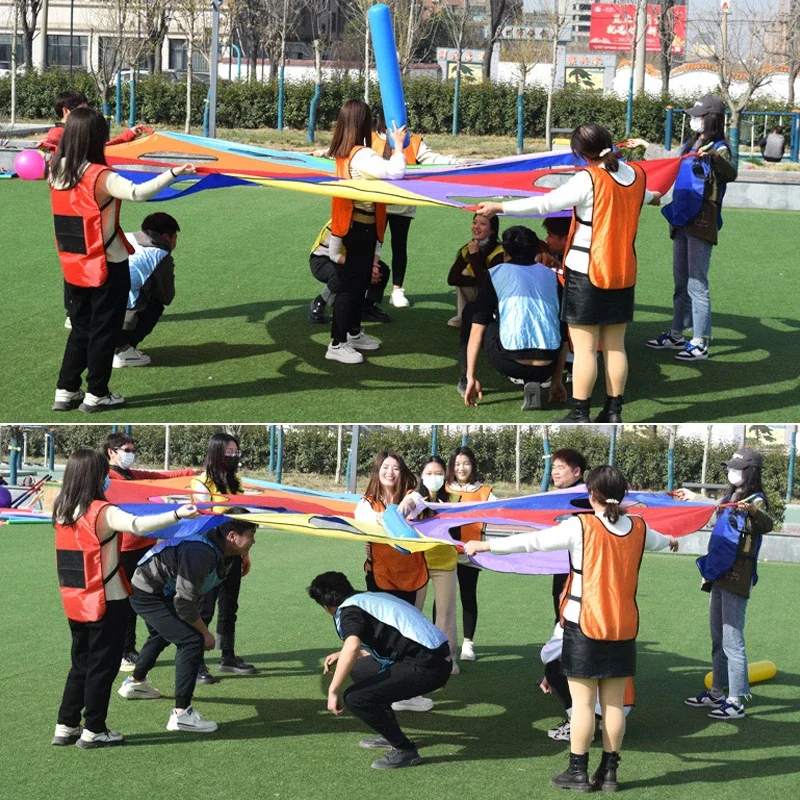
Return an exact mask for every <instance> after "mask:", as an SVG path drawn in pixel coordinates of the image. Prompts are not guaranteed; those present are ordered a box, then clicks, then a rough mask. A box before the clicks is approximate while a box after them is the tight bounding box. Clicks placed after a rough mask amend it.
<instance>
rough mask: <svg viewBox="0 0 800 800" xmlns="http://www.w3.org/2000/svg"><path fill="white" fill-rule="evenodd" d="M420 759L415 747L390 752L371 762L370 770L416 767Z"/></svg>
mask: <svg viewBox="0 0 800 800" xmlns="http://www.w3.org/2000/svg"><path fill="white" fill-rule="evenodd" d="M421 761H422V759H421V758H420V757H419V753H418V752H417V748H416V747H412V748H411V749H410V750H395V749H392V750H390V751H389V752H388V753H387V754H386V755H385V756H384V757H383V758H379V759H378V760H377V761H373V762H372V769H400V768H401V767H416V766H417V764H419V763H420V762H421Z"/></svg>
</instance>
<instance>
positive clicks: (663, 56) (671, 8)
mask: <svg viewBox="0 0 800 800" xmlns="http://www.w3.org/2000/svg"><path fill="white" fill-rule="evenodd" d="M674 38H675V0H661V5H660V6H659V14H658V43H659V52H660V60H661V94H663V95H667V94H669V78H670V74H671V72H672V42H673V39H674Z"/></svg>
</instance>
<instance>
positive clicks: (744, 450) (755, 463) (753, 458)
mask: <svg viewBox="0 0 800 800" xmlns="http://www.w3.org/2000/svg"><path fill="white" fill-rule="evenodd" d="M763 460H764V459H763V458H762V456H761V453H759V452H758V450H753V448H752V447H740V448H739V449H738V450H737V451H736V452H735V453H734V454H733V455H732V456H731V457H730V458H729V459H728V460H727V461H723V462H722V464H723V466H725V467H728V469H744V468H745V467H758V468H759V469H760V468H761V464H762V462H763Z"/></svg>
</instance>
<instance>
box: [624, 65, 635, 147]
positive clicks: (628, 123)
mask: <svg viewBox="0 0 800 800" xmlns="http://www.w3.org/2000/svg"><path fill="white" fill-rule="evenodd" d="M632 128H633V64H631V80H630V83H629V84H628V108H627V111H626V112H625V135H626V136H630V135H631V129H632Z"/></svg>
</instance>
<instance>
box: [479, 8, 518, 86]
mask: <svg viewBox="0 0 800 800" xmlns="http://www.w3.org/2000/svg"><path fill="white" fill-rule="evenodd" d="M485 6H486V25H485V27H486V37H485V39H484V42H483V49H484V51H485V52H484V56H483V77H484V78H486V79H487V80H488V79H489V78H490V77H491V72H492V52H493V51H494V46H495V44H497V40H498V39H499V38H500V31H502V29H503V28H504V27H505V26H506V25H507V24H508V22H509V20H510V19H512V18H513V17H514V15H515V14H517V13H518V11H519V9H520V8H521V6H522V0H486V2H485Z"/></svg>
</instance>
